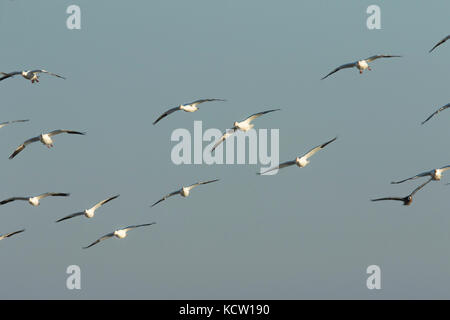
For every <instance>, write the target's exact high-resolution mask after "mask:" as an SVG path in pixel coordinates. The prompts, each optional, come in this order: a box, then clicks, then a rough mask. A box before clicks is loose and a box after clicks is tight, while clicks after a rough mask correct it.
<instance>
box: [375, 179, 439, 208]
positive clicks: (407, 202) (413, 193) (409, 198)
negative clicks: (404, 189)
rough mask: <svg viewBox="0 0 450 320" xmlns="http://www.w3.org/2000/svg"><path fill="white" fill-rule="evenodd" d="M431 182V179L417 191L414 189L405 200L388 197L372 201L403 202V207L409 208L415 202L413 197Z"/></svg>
mask: <svg viewBox="0 0 450 320" xmlns="http://www.w3.org/2000/svg"><path fill="white" fill-rule="evenodd" d="M431 180H433V179H429V180H428V181H426V182H425V183H422V184H421V185H420V186H418V187H417V188H416V189H414V191H413V192H411V193H410V194H409V195H407V196H406V197H403V198H397V197H386V198H379V199H372V200H371V201H384V200H396V201H402V202H403V205H405V206H409V205H410V204H411V203H412V201H413V196H414V195H415V194H416V192H417V191H419V190H420V189H422V188H423V187H424V186H425V185H426V184H428V183H429V182H430V181H431Z"/></svg>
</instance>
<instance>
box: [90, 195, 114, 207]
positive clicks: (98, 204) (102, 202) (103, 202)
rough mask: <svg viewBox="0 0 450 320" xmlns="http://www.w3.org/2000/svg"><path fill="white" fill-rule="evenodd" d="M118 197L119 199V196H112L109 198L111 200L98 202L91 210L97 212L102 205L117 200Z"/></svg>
mask: <svg viewBox="0 0 450 320" xmlns="http://www.w3.org/2000/svg"><path fill="white" fill-rule="evenodd" d="M118 197H119V195H117V196H114V197H111V198H108V199H106V200H103V201H100V202H99V203H97V204H96V205H95V206H93V207H92V209H94V210H97V209H98V208H100V207H101V206H102V205H104V204H105V203H108V202H110V201H112V200H114V199H116V198H118Z"/></svg>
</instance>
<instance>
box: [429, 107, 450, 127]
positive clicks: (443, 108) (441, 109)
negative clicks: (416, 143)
mask: <svg viewBox="0 0 450 320" xmlns="http://www.w3.org/2000/svg"><path fill="white" fill-rule="evenodd" d="M448 108H450V103H449V104H446V105H445V106H443V107H440V108H439V109H437V110H436V111H435V112H433V113H432V114H431V115H430V116H429V117H428V118H426V119H425V121H422V124H424V123H425V122H427V121H428V120H430V119H431V118H433V117H434V116H435V115H437V114H438V113H439V112H441V111H443V110H445V109H448Z"/></svg>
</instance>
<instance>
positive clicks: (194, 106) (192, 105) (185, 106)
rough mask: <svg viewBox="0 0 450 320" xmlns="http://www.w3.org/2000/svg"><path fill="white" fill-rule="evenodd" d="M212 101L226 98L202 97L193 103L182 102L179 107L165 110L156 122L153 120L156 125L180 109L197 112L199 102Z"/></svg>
mask: <svg viewBox="0 0 450 320" xmlns="http://www.w3.org/2000/svg"><path fill="white" fill-rule="evenodd" d="M211 101H226V100H223V99H200V100H196V101H193V102H191V103H187V104H181V105H179V106H178V107H175V108H172V109H169V110H167V111H166V112H164V113H163V114H162V115H161V116H159V118H158V119H156V120H155V122H153V124H154V125H155V124H157V123H158V122H159V121H160V120H161V119H163V118H165V117H167V116H168V115H169V114H171V113H174V112H175V111H178V110H183V111H185V112H195V111H197V110H198V109H200V108H199V107H198V105H199V104H201V103H204V102H211Z"/></svg>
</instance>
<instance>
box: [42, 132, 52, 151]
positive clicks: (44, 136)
mask: <svg viewBox="0 0 450 320" xmlns="http://www.w3.org/2000/svg"><path fill="white" fill-rule="evenodd" d="M39 140H40V141H41V142H42V143H43V144H44V145H46V146H47V148H51V147H53V140H52V138H51V137H50V136H49V135H48V134H47V133H43V134H41V135H40V136H39Z"/></svg>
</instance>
